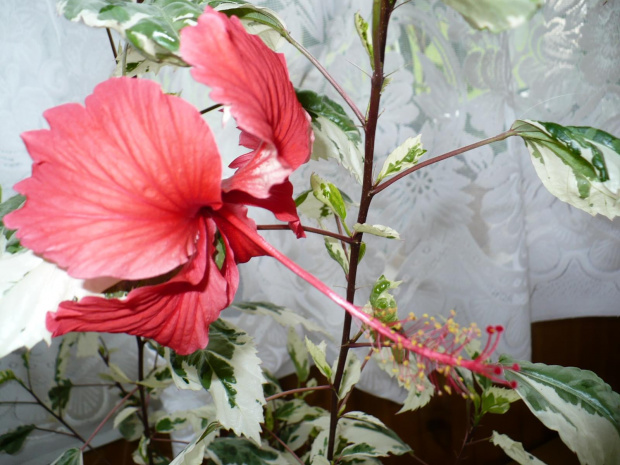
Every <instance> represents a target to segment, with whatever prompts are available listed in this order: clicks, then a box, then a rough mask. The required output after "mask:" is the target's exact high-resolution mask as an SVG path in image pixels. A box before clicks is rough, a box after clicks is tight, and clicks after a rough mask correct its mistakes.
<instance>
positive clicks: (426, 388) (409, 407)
mask: <svg viewBox="0 0 620 465" xmlns="http://www.w3.org/2000/svg"><path fill="white" fill-rule="evenodd" d="M401 383H402V381H400V380H399V384H401ZM420 387H421V388H422V389H420ZM405 388H407V390H408V391H409V393H408V394H407V397H406V398H405V402H403V406H402V408H401V409H400V410H399V411H398V412H396V413H403V412H409V411H411V412H412V411H414V410H417V409H419V408H421V407H424V406H425V405H426V404H428V403H429V402H430V401H431V399H432V397H433V394H435V386H433V383H431V382H430V381H429V379H428V378H427V377H426V376H424V378H422V379H417V380H416V382H415V383H410V384H409V385H405Z"/></svg>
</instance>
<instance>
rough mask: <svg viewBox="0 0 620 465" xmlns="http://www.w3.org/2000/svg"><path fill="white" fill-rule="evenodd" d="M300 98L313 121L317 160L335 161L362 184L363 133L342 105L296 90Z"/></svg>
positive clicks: (322, 96) (313, 148) (314, 147)
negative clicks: (361, 133)
mask: <svg viewBox="0 0 620 465" xmlns="http://www.w3.org/2000/svg"><path fill="white" fill-rule="evenodd" d="M297 98H298V99H299V102H300V103H301V104H302V106H303V107H304V109H305V110H306V111H307V112H308V114H310V117H311V118H312V130H313V131H314V144H313V146H312V158H313V159H314V160H320V159H324V160H330V159H333V160H335V161H336V162H337V163H338V164H340V165H341V166H342V167H343V168H345V169H346V170H347V171H349V172H350V173H351V174H352V175H353V177H354V178H355V180H356V181H357V182H358V183H360V184H361V183H362V178H363V167H364V156H363V154H362V149H361V140H362V139H361V135H360V131H359V129H358V128H357V126H356V125H355V123H354V122H353V120H352V119H351V118H349V116H348V115H347V113H346V112H345V111H344V109H343V108H342V106H340V105H339V104H337V103H336V102H334V101H333V100H331V99H330V98H329V97H327V96H325V95H318V94H317V93H315V92H313V91H311V90H299V91H297Z"/></svg>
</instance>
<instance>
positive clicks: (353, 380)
mask: <svg viewBox="0 0 620 465" xmlns="http://www.w3.org/2000/svg"><path fill="white" fill-rule="evenodd" d="M337 367H338V360H337V359H336V360H335V361H334V364H333V366H332V374H333V377H335V376H336V369H337ZM361 374H362V363H361V362H360V360H359V358H357V355H355V353H353V352H351V351H348V352H347V361H346V363H345V366H344V372H343V374H342V380H341V381H340V388H339V389H338V399H341V400H342V399H344V398H345V396H346V395H347V394H348V393H349V391H350V390H351V389H353V387H354V386H355V385H356V384H357V383H358V382H359V380H360V376H361ZM330 381H331V382H332V383H333V382H334V380H333V379H331V380H330Z"/></svg>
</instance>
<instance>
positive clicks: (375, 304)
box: [370, 275, 402, 323]
mask: <svg viewBox="0 0 620 465" xmlns="http://www.w3.org/2000/svg"><path fill="white" fill-rule="evenodd" d="M401 283H402V281H390V280H389V279H387V278H386V277H385V276H384V275H381V276H380V277H379V279H377V281H376V282H375V284H374V285H373V287H372V291H371V292H370V305H371V306H372V308H373V310H374V311H375V312H376V311H377V310H393V311H392V312H391V313H390V315H389V316H387V315H384V317H383V319H382V320H381V321H383V322H384V323H395V322H396V321H398V314H397V313H395V311H396V310H397V305H396V299H395V298H394V296H393V295H392V294H391V293H390V291H391V290H392V289H396V288H397V287H398V286H400V285H401Z"/></svg>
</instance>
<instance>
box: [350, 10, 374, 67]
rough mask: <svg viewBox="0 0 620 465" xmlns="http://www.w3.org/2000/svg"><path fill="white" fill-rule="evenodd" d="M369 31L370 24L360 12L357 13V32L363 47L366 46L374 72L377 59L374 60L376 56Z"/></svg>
mask: <svg viewBox="0 0 620 465" xmlns="http://www.w3.org/2000/svg"><path fill="white" fill-rule="evenodd" d="M369 29H370V28H369V26H368V22H367V21H366V20H365V19H364V18H363V17H362V15H361V14H360V12H359V11H358V12H356V13H355V30H356V31H357V35H358V36H359V38H360V40H361V41H362V45H363V46H364V49H365V50H366V53H368V58H370V66H371V67H372V69H373V70H374V69H375V58H374V55H375V54H374V51H373V48H372V39H371V38H370V34H369Z"/></svg>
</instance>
